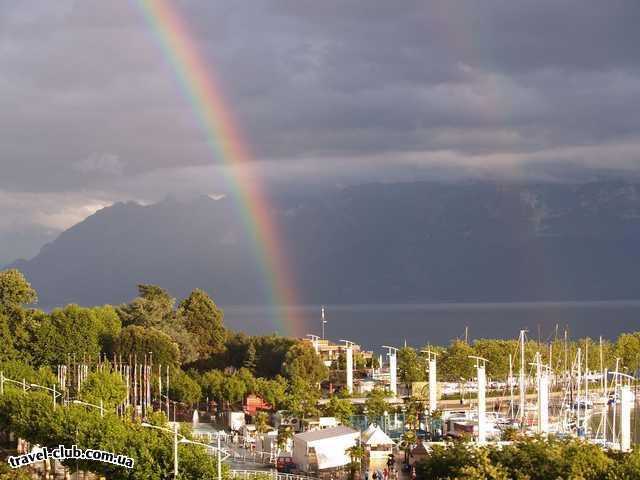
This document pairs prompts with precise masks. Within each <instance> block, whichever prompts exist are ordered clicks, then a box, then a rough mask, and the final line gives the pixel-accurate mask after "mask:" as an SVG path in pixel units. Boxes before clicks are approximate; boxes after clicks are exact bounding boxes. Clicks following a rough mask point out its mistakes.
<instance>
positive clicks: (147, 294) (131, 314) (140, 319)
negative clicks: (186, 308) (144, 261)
mask: <svg viewBox="0 0 640 480" xmlns="http://www.w3.org/2000/svg"><path fill="white" fill-rule="evenodd" d="M174 304H175V299H174V298H172V297H171V295H169V293H168V292H167V291H166V290H164V289H162V288H160V287H158V286H157V285H146V284H141V285H138V296H137V297H136V298H134V299H133V301H132V302H131V303H129V304H127V305H123V306H121V307H119V308H118V310H117V311H118V315H120V318H121V320H122V325H124V326H129V325H139V326H143V327H161V326H162V325H163V324H165V323H168V322H169V321H170V320H171V319H172V318H173V316H174V312H173V306H174Z"/></svg>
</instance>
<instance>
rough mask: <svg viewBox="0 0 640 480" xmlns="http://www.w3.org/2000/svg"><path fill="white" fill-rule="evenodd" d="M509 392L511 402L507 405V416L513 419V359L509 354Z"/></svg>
mask: <svg viewBox="0 0 640 480" xmlns="http://www.w3.org/2000/svg"><path fill="white" fill-rule="evenodd" d="M509 392H510V397H511V402H510V403H509V410H510V412H509V416H510V417H511V418H513V417H515V405H514V398H513V357H512V355H511V354H509Z"/></svg>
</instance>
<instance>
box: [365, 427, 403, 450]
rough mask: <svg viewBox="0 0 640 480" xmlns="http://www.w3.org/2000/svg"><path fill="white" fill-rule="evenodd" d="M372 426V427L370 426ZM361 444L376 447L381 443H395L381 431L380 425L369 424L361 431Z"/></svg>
mask: <svg viewBox="0 0 640 480" xmlns="http://www.w3.org/2000/svg"><path fill="white" fill-rule="evenodd" d="M372 427H373V428H372ZM361 439H362V444H363V445H367V446H369V447H378V446H381V445H385V446H386V445H395V442H394V441H393V440H392V439H391V438H390V437H389V435H387V434H386V433H384V432H383V431H382V429H381V428H380V427H377V426H374V425H371V426H369V428H367V429H366V430H365V431H364V432H362V437H361Z"/></svg>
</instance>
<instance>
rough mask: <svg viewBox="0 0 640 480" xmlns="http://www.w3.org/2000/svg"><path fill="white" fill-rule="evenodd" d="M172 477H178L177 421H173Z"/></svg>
mask: <svg viewBox="0 0 640 480" xmlns="http://www.w3.org/2000/svg"><path fill="white" fill-rule="evenodd" d="M218 438H219V437H218ZM173 478H178V422H173Z"/></svg>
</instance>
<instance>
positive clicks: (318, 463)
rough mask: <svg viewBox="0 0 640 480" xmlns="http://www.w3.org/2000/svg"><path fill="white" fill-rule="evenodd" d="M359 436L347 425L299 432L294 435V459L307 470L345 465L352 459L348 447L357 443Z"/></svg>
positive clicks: (301, 468)
mask: <svg viewBox="0 0 640 480" xmlns="http://www.w3.org/2000/svg"><path fill="white" fill-rule="evenodd" d="M358 436H359V433H358V432H357V431H356V430H353V429H351V428H349V427H345V426H338V427H332V428H325V429H322V430H311V431H308V432H304V433H298V434H297V435H294V437H293V461H294V462H295V463H296V465H297V466H298V468H299V469H300V470H302V471H305V472H308V471H310V470H311V469H314V468H317V469H318V470H326V469H329V468H336V467H343V466H345V465H347V464H348V463H349V462H350V461H351V459H350V457H349V454H348V453H347V449H349V448H350V447H353V446H355V445H356V444H357V441H358Z"/></svg>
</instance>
